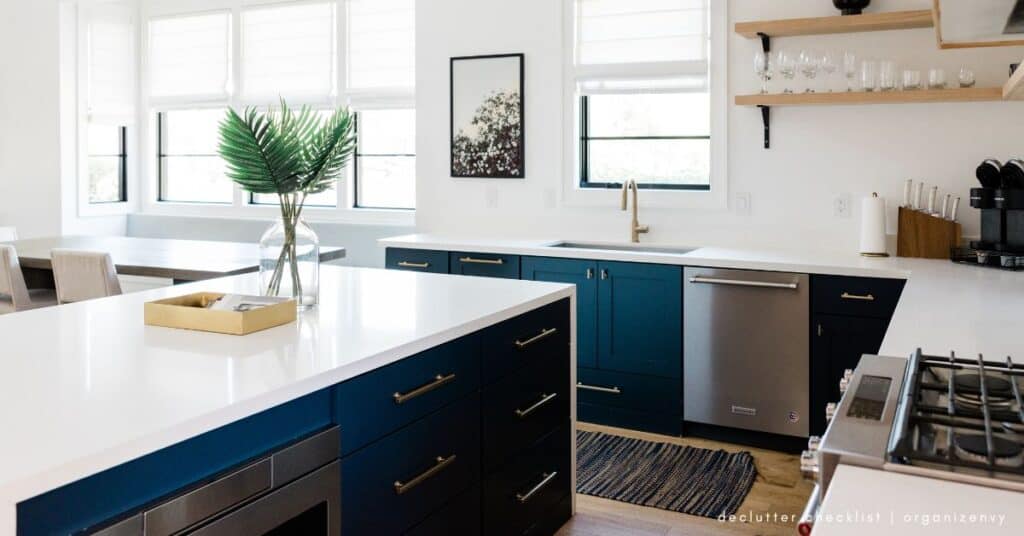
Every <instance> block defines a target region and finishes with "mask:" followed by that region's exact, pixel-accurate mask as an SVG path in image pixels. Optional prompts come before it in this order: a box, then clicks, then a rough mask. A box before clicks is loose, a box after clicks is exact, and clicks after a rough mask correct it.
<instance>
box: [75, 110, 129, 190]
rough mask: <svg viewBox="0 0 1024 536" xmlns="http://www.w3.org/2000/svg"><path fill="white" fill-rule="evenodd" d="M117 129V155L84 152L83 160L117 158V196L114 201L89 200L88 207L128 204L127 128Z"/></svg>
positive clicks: (123, 126)
mask: <svg viewBox="0 0 1024 536" xmlns="http://www.w3.org/2000/svg"><path fill="white" fill-rule="evenodd" d="M117 129H118V138H119V139H118V145H119V147H118V153H117V154H91V153H89V152H88V151H87V152H86V155H85V158H86V160H87V161H88V160H89V159H90V158H93V157H96V158H111V157H114V158H117V167H118V169H117V178H118V181H119V184H118V196H117V199H116V200H114V201H93V200H92V199H89V200H88V202H89V204H90V205H111V204H115V203H127V202H128V127H127V126H125V125H120V126H118V127H117ZM89 181H90V184H91V183H92V177H91V176H90V177H89Z"/></svg>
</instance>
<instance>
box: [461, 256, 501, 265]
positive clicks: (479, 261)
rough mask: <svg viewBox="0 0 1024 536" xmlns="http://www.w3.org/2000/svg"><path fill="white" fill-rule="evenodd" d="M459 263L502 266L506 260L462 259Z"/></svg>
mask: <svg viewBox="0 0 1024 536" xmlns="http://www.w3.org/2000/svg"><path fill="white" fill-rule="evenodd" d="M459 262H464V263H466V264H496V265H499V266H500V265H502V264H505V259H476V258H473V257H461V258H459Z"/></svg>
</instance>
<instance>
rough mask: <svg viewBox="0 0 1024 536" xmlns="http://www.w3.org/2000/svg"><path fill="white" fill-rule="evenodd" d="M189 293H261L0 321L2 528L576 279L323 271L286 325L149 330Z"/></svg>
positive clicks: (226, 281) (128, 301)
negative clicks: (229, 331)
mask: <svg viewBox="0 0 1024 536" xmlns="http://www.w3.org/2000/svg"><path fill="white" fill-rule="evenodd" d="M195 291H215V292H228V293H240V294H258V288H257V276H256V275H241V276H234V277H228V278H222V279H214V280H209V281H204V282H199V283H193V284H189V285H184V286H177V287H173V288H166V289H158V290H152V291H148V292H142V293H136V294H130V295H124V296H118V297H113V298H106V299H100V300H94V301H89V302H82V303H77V304H71V305H65V306H60V307H54V308H49V309H40V310H34V311H28V312H25V313H18V314H13V315H7V316H4V317H0V341H3V347H4V351H3V356H2V358H0V407H3V408H4V409H3V412H2V413H0V429H2V430H3V431H4V433H3V436H4V441H2V442H0V534H3V535H8V534H15V533H16V530H15V524H16V515H17V514H16V505H17V504H18V503H19V502H22V501H25V500H26V499H29V498H32V497H35V496H37V495H40V494H43V493H45V492H48V491H50V490H54V489H55V488H58V487H60V486H64V485H66V484H69V483H72V482H75V481H77V480H79V479H82V478H84V477H88V476H90V475H95V474H97V473H99V472H101V471H104V470H107V469H110V468H113V467H115V466H119V465H120V464H124V463H125V462H127V461H129V460H133V459H136V458H138V457H140V456H144V455H147V454H149V453H153V452H155V451H158V450H160V449H163V448H165V447H168V446H171V445H174V444H176V443H180V442H182V441H185V440H187V439H189V438H193V437H195V436H198V435H200V434H204V433H206V432H209V431H211V430H214V429H216V428H218V427H222V426H224V425H227V424H229V423H233V422H235V421H238V420H240V419H243V418H246V417H248V416H251V415H254V414H257V413H259V412H262V411H265V410H268V409H269V408H274V407H275V406H279V405H281V404H284V403H287V402H289V401H292V400H295V399H297V398H299V397H303V396H304V395H308V394H310V393H314V392H316V391H318V390H322V389H325V388H329V387H330V386H334V385H337V384H339V383H341V382H344V381H346V380H349V379H351V378H355V377H356V376H359V375H360V374H363V373H367V372H369V371H375V370H376V369H379V368H381V367H384V366H386V365H388V364H392V363H395V362H398V361H400V360H403V359H404V358H407V357H409V356H413V355H414V354H417V353H420V352H423V351H425V350H428V349H432V348H434V347H437V346H439V345H442V344H444V343H447V342H449V341H454V340H456V339H459V338H460V337H465V336H467V335H470V334H472V333H474V332H478V331H479V330H482V329H484V328H488V327H489V326H494V325H496V324H498V323H501V322H503V321H506V320H508V319H512V318H514V317H517V316H518V315H522V314H524V313H527V312H529V311H532V310H535V309H537V308H539V307H542V306H545V305H548V304H552V303H555V302H558V301H562V300H566V299H569V300H571V299H574V298H573V296H574V291H573V287H572V286H570V285H561V284H545V283H530V282H521V281H503V280H495V279H483V278H462V277H450V276H438V275H430V274H412V273H400V272H390V271H384V270H375V269H361V268H347V267H330V266H325V267H323V268H322V270H321V290H320V305H319V306H318V307H317V308H316V309H315V310H313V311H310V312H306V313H303V314H301V315H300V317H299V319H298V321H297V322H296V323H293V324H289V325H285V326H280V327H277V328H272V329H269V330H266V331H263V332H259V333H255V334H252V335H248V336H244V337H235V336H229V335H218V334H211V333H200V332H189V331H181V330H175V329H168V328H161V327H152V326H145V325H143V303H144V302H147V301H152V300H155V299H160V298H165V297H169V296H176V295H182V294H186V293H189V292H195ZM573 309H574V308H573V307H569V310H570V311H571V310H573ZM566 323H567V325H575V323H574V322H570V321H569V319H566ZM567 331H570V330H567ZM566 337H567V340H569V341H572V340H574V339H569V338H568V337H569V334H566ZM572 346H573V345H572V344H571V343H570V345H569V347H570V354H568V355H570V356H571V358H573V359H574V353H572V352H574V351H573V350H571V348H572ZM566 367H567V368H569V369H571V368H573V367H571V366H569V363H566ZM566 389H567V390H569V389H568V386H566ZM387 395H388V398H390V392H389V393H387ZM570 407H572V406H570ZM352 411H357V410H356V409H355V408H353V409H352ZM343 433H344V432H343Z"/></svg>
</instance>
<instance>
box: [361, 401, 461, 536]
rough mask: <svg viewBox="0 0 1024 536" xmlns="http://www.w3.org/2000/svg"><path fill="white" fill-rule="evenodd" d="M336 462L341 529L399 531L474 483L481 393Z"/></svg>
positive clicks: (423, 517)
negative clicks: (338, 469)
mask: <svg viewBox="0 0 1024 536" xmlns="http://www.w3.org/2000/svg"><path fill="white" fill-rule="evenodd" d="M353 410H356V409H355V408H353ZM344 434H345V432H344V431H342V442H344ZM341 464H342V470H341V475H342V478H341V490H342V500H341V508H342V512H341V526H342V533H343V534H352V535H362V534H373V535H387V534H401V533H403V532H405V531H406V530H408V529H410V528H412V527H413V526H415V525H416V524H417V523H419V522H421V521H423V520H424V519H426V518H427V517H428V516H429V515H430V514H432V513H433V512H435V511H438V510H439V509H441V507H443V506H444V505H445V503H447V502H448V501H450V500H451V499H453V498H455V497H456V496H458V495H459V494H460V493H462V492H464V491H466V490H467V489H469V488H470V487H471V485H472V484H473V482H475V481H478V479H479V476H480V395H479V394H473V395H471V396H469V397H466V398H465V399H462V400H460V401H459V402H456V403H455V404H453V405H451V406H448V407H446V408H444V409H442V410H440V411H438V412H437V413H434V414H432V415H430V416H428V417H426V418H424V419H422V420H420V421H417V422H415V423H413V424H411V425H409V426H407V427H405V428H403V429H401V430H399V431H397V432H395V433H393V434H391V435H389V436H386V437H384V438H383V439H381V440H379V441H377V442H375V443H371V444H370V445H367V446H366V447H364V448H363V449H362V450H359V451H357V452H355V453H354V454H351V455H349V456H346V457H345V458H342V460H341Z"/></svg>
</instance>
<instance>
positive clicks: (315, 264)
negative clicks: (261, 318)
mask: <svg viewBox="0 0 1024 536" xmlns="http://www.w3.org/2000/svg"><path fill="white" fill-rule="evenodd" d="M260 288H261V289H262V291H263V295H264V296H273V297H282V298H294V299H295V304H296V306H297V307H298V308H299V310H300V311H304V310H307V309H310V308H312V307H315V306H316V304H317V301H318V300H319V296H320V238H319V237H318V236H317V235H316V233H315V232H313V229H310V228H309V226H308V225H306V223H305V222H304V221H302V218H298V219H296V220H294V223H293V222H290V221H289V220H288V219H281V220H279V221H277V222H276V223H274V224H273V225H271V226H270V228H269V229H267V231H266V232H265V233H263V236H262V237H260Z"/></svg>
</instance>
